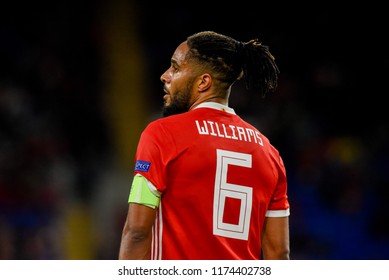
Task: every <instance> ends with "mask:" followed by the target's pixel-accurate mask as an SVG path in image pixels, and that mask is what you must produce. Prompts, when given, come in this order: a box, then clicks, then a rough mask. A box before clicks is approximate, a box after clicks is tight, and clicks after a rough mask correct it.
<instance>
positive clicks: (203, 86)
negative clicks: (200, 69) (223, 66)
mask: <svg viewBox="0 0 389 280" xmlns="http://www.w3.org/2000/svg"><path fill="white" fill-rule="evenodd" d="M211 85H212V77H211V75H209V74H208V73H204V74H203V75H201V76H200V77H199V78H198V83H197V90H198V91H199V92H204V91H207V90H208V89H209V88H210V87H211Z"/></svg>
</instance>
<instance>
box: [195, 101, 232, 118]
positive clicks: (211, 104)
mask: <svg viewBox="0 0 389 280" xmlns="http://www.w3.org/2000/svg"><path fill="white" fill-rule="evenodd" d="M198 108H211V109H216V110H219V111H223V112H228V113H230V114H234V115H236V113H235V111H234V109H232V108H230V107H228V106H226V105H223V104H220V103H217V102H203V103H201V104H199V105H197V106H196V107H195V108H194V109H193V110H195V109H198Z"/></svg>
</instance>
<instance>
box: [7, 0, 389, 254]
mask: <svg viewBox="0 0 389 280" xmlns="http://www.w3.org/2000/svg"><path fill="white" fill-rule="evenodd" d="M385 24H386V19H385V14H384V9H383V8H382V7H380V6H377V5H374V3H373V2H369V3H362V4H360V5H356V4H349V5H345V6H342V7H339V6H338V3H336V2H335V3H331V2H328V1H319V2H317V1H316V2H314V3H311V4H304V5H302V4H301V5H299V4H298V3H295V2H290V3H289V2H287V3H283V2H277V1H269V2H261V1H259V2H258V1H257V2H252V1H246V0H244V1H238V2H235V3H228V2H206V3H204V2H183V1H169V2H157V3H151V2H148V1H135V0H134V1H120V0H118V1H102V0H100V1H75V0H68V1H52V2H39V1H31V2H27V1H12V3H11V2H8V3H3V4H2V7H1V9H0V258H1V259H117V254H118V246H119V241H120V234H121V229H122V226H123V222H124V218H125V215H126V211H127V203H126V201H127V196H128V191H129V187H130V184H131V181H132V168H133V167H132V165H133V162H132V159H133V154H134V152H135V148H136V143H137V140H138V138H139V134H140V131H141V130H142V128H143V127H144V126H145V125H146V124H147V123H148V122H149V121H150V120H152V119H154V118H156V117H158V116H159V115H158V114H159V111H160V107H161V105H162V101H163V100H162V96H163V92H162V83H161V82H160V80H159V78H160V75H161V74H162V73H163V72H164V71H165V70H166V69H167V68H168V67H169V65H170V57H171V55H172V54H173V52H174V50H175V48H176V47H177V46H178V44H179V43H181V42H182V41H184V40H185V38H186V37H187V36H189V35H191V34H192V33H194V32H198V31H203V30H214V31H217V32H220V33H224V34H226V35H229V36H232V37H234V38H236V39H238V40H241V41H248V40H250V39H252V38H256V37H258V38H260V40H261V41H262V42H263V43H264V44H266V45H268V46H270V50H271V52H272V53H273V55H274V56H275V57H276V62H277V64H278V66H279V68H280V71H281V75H280V81H279V88H278V90H277V92H276V93H275V94H274V95H272V96H270V97H269V98H268V99H266V100H262V99H261V98H260V97H259V96H258V95H257V94H256V93H255V92H248V91H245V90H244V88H243V87H242V86H241V85H240V84H239V83H237V84H236V86H235V87H234V89H233V92H232V96H231V101H230V106H231V107H233V108H234V109H235V110H236V111H237V113H238V114H239V115H241V116H242V117H244V118H246V119H247V120H249V121H251V122H252V123H253V124H255V125H256V126H257V127H258V128H259V129H260V130H261V131H262V132H263V133H264V134H265V135H267V136H268V137H269V138H270V140H271V141H272V142H273V144H274V145H275V146H276V147H277V148H278V150H279V151H280V153H281V155H282V156H283V158H284V161H285V165H286V168H287V174H288V181H289V197H290V203H291V217H290V227H291V228H290V232H291V258H292V259H352V260H353V259H388V258H389V253H388V252H389V226H388V224H389V218H388V215H387V213H386V212H387V203H386V201H387V197H388V195H389V180H388V173H389V155H388V148H387V143H388V132H389V130H388V114H387V110H388V109H387V105H386V99H387V98H386V95H387V88H386V84H387V80H386V79H387V77H386V76H387V74H388V55H387V47H386V46H387V45H386V44H385V42H386V39H385V37H386V35H387V31H386V28H385Z"/></svg>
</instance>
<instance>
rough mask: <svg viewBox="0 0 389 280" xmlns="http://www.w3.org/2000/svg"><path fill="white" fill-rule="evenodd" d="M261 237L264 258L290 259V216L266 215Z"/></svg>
mask: <svg viewBox="0 0 389 280" xmlns="http://www.w3.org/2000/svg"><path fill="white" fill-rule="evenodd" d="M261 239H262V253H263V259H267V260H276V259H280V260H281V259H284V260H285V259H289V253H290V248H289V217H266V218H265V222H264V225H263V230H262V235H261Z"/></svg>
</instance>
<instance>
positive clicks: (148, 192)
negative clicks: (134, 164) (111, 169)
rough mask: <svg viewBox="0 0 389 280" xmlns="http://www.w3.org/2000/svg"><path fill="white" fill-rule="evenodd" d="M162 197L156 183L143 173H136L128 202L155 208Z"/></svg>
mask: <svg viewBox="0 0 389 280" xmlns="http://www.w3.org/2000/svg"><path fill="white" fill-rule="evenodd" d="M160 199H161V194H160V192H158V191H157V189H156V188H155V187H154V185H153V184H152V183H151V182H150V181H149V180H147V179H146V178H145V177H143V176H142V175H140V174H136V175H135V177H134V179H133V181H132V186H131V190H130V195H129V197H128V202H133V203H138V204H142V205H145V206H148V207H151V208H155V207H158V205H159V202H160Z"/></svg>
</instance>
